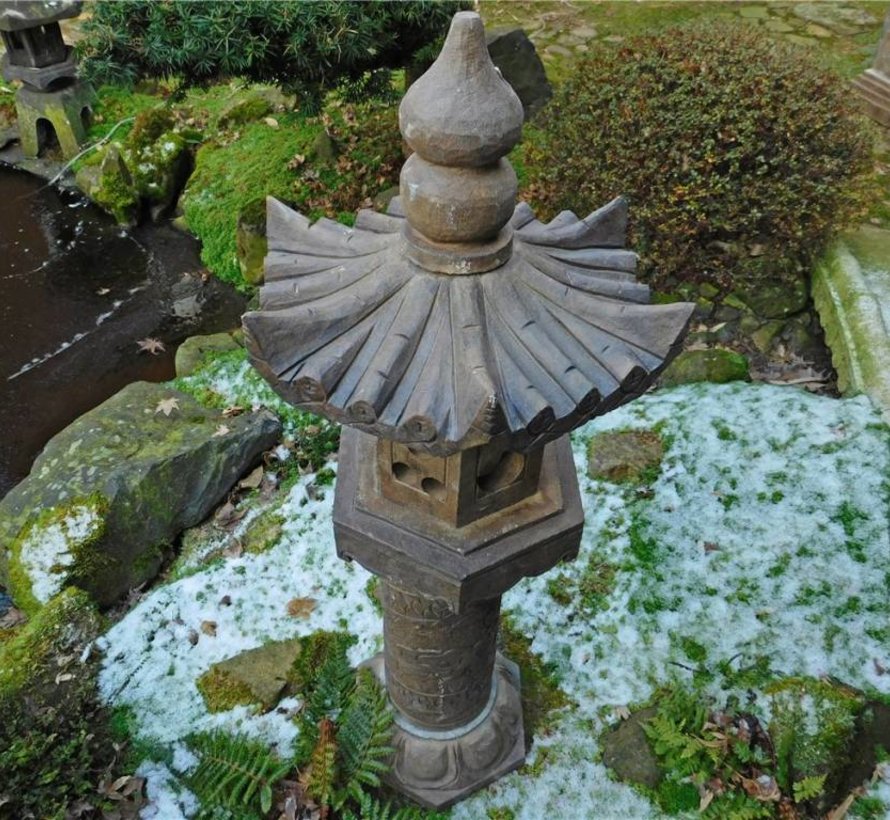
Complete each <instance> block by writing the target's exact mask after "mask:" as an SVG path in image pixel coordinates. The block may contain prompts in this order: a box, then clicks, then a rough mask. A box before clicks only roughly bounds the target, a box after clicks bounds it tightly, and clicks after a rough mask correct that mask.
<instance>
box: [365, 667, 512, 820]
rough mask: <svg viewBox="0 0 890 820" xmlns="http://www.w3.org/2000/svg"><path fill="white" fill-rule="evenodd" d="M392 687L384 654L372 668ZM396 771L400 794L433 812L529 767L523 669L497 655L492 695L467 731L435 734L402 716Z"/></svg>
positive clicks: (393, 781)
mask: <svg viewBox="0 0 890 820" xmlns="http://www.w3.org/2000/svg"><path fill="white" fill-rule="evenodd" d="M366 665H367V666H368V667H369V668H370V669H372V670H373V671H374V674H375V675H376V676H377V678H378V680H380V681H381V683H384V684H385V682H386V672H385V668H384V656H383V653H380V654H379V655H375V656H374V657H373V658H372V659H371V660H370V661H368V662H367V664H366ZM392 745H393V747H394V749H395V753H394V756H393V761H392V769H391V770H390V772H389V774H387V775H386V777H385V778H384V779H385V780H386V782H387V783H388V784H389V785H391V786H392V787H393V788H394V789H397V790H398V791H400V792H401V793H403V794H406V795H408V796H409V797H410V798H411V799H412V800H415V801H417V802H418V803H420V804H421V805H422V806H425V807H426V808H430V809H445V808H447V807H448V806H451V805H453V804H454V803H457V802H458V801H459V800H462V799H463V798H464V797H468V796H469V795H470V794H472V793H473V792H475V791H477V790H478V789H481V788H483V787H484V786H487V785H488V784H489V783H493V782H494V781H495V780H497V779H498V778H499V777H503V776H504V775H505V774H508V773H510V772H512V771H513V770H514V769H517V768H519V767H520V766H521V765H522V764H523V763H524V762H525V741H524V735H523V723H522V701H521V698H520V690H519V667H518V666H516V664H515V663H513V662H512V661H510V660H508V659H507V658H504V657H503V656H501V655H498V656H497V659H496V661H495V667H494V675H493V677H492V687H491V694H490V696H489V699H488V703H487V704H486V706H485V708H484V709H483V710H482V712H481V713H480V714H479V715H478V716H477V717H476V718H475V719H474V720H471V721H470V722H469V723H468V724H467V725H466V726H462V727H459V728H457V729H452V730H450V731H430V730H426V729H423V728H421V727H418V726H414V725H413V724H411V723H410V722H409V721H408V720H407V719H405V718H404V717H402V716H401V715H400V714H399V713H398V712H396V718H395V730H394V732H393V740H392Z"/></svg>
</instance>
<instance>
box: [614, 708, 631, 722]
mask: <svg viewBox="0 0 890 820" xmlns="http://www.w3.org/2000/svg"><path fill="white" fill-rule="evenodd" d="M612 711H613V712H614V713H615V717H617V718H618V719H619V720H627V719H628V718H630V714H631V713H630V709H628V708H627V707H626V706H615V707H613V708H612Z"/></svg>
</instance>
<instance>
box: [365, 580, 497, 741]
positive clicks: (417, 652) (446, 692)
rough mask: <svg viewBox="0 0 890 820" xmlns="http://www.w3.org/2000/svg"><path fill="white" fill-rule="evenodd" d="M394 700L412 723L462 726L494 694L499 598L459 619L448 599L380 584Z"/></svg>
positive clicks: (476, 606) (388, 678)
mask: <svg viewBox="0 0 890 820" xmlns="http://www.w3.org/2000/svg"><path fill="white" fill-rule="evenodd" d="M380 591H381V600H382V602H383V611H384V619H383V630H384V639H385V640H384V645H385V650H384V651H385V653H386V684H387V689H388V691H389V695H390V698H391V699H392V701H393V703H394V704H395V705H396V706H397V707H398V709H399V710H400V711H401V712H402V713H403V714H404V715H405V716H406V717H407V718H408V719H409V720H411V721H412V722H413V723H415V724H417V725H418V726H424V727H429V728H435V729H450V728H454V727H458V726H463V725H465V724H467V723H469V722H470V721H471V720H473V718H475V717H476V716H477V715H478V714H479V713H480V712H481V711H482V709H483V708H484V707H485V704H486V703H487V702H488V699H489V696H490V693H491V672H492V668H493V666H494V656H495V644H496V640H497V629H498V613H499V611H500V603H501V602H500V598H493V599H491V600H488V601H481V602H478V603H475V604H472V605H470V606H469V607H467V608H466V609H465V610H464V611H463V612H462V613H461V614H459V615H455V614H454V613H453V612H452V611H451V610H450V609H449V608H448V605H447V604H446V603H445V602H444V601H440V600H436V599H434V598H427V597H425V596H422V595H415V594H412V593H410V592H407V591H405V590H400V589H398V588H396V587H393V586H392V585H391V584H389V583H382V584H381V588H380Z"/></svg>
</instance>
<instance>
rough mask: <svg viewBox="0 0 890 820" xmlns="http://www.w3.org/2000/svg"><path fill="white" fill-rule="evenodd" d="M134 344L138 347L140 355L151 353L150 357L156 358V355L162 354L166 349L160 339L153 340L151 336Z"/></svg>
mask: <svg viewBox="0 0 890 820" xmlns="http://www.w3.org/2000/svg"><path fill="white" fill-rule="evenodd" d="M136 344H137V345H139V352H140V353H151V354H152V356H157V355H158V353H162V352H163V351H165V350H166V349H167V348H166V347H164V343H163V342H162V341H161V340H160V339H153V338H152V337H151V336H148V337H146V338H145V339H139V341H137V342H136Z"/></svg>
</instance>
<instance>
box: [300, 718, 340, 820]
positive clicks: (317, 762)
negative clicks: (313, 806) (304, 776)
mask: <svg viewBox="0 0 890 820" xmlns="http://www.w3.org/2000/svg"><path fill="white" fill-rule="evenodd" d="M335 735H336V728H335V726H334V722H333V721H332V720H330V719H329V718H322V720H321V722H320V724H319V727H318V742H317V743H316V745H315V749H314V750H313V752H312V763H311V769H310V770H309V778H308V782H307V783H306V792H307V794H309V796H310V797H312V798H313V799H314V800H315V802H316V803H318V805H319V807H320V808H321V811H322V816H326V814H327V809H328V807H329V806H330V805H331V804H332V803H333V802H334V782H335V780H336V777H337V740H336V736H335Z"/></svg>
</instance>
